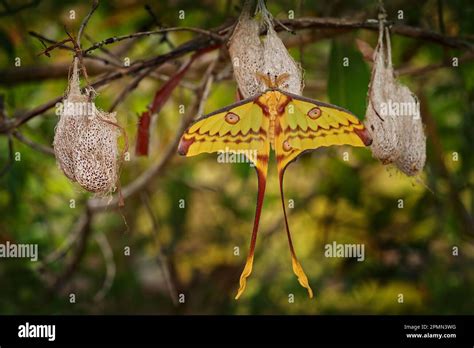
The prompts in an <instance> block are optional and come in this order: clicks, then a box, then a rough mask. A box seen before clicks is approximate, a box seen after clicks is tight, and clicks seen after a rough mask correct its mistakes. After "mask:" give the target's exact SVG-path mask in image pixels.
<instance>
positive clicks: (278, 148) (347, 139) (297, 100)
mask: <svg viewBox="0 0 474 348" xmlns="http://www.w3.org/2000/svg"><path fill="white" fill-rule="evenodd" d="M257 77H258V78H259V79H260V80H261V81H262V82H263V83H265V85H266V86H267V87H268V88H267V90H266V91H264V92H263V93H260V94H258V95H255V96H253V97H251V98H248V99H245V100H242V101H240V102H237V103H235V104H232V105H229V106H227V107H225V108H223V109H220V110H217V111H215V112H213V113H211V114H208V115H206V116H203V117H202V118H200V119H199V120H197V121H196V122H195V123H194V124H192V125H191V126H190V127H189V128H188V129H187V130H186V131H185V132H184V134H183V135H182V137H181V141H180V143H179V146H178V152H179V154H181V155H184V156H188V157H189V156H195V155H198V154H201V153H214V152H221V151H244V153H245V151H248V152H249V153H250V152H251V151H253V152H256V154H257V155H256V156H248V157H249V160H252V162H253V164H254V165H255V168H256V170H257V177H258V194H257V206H256V211H255V219H254V224H253V231H252V237H251V241H250V251H249V254H248V256H247V260H246V263H245V266H244V269H243V271H242V274H241V276H240V287H239V289H238V291H237V295H236V297H235V298H236V299H238V298H239V297H240V296H241V295H242V293H243V292H244V290H245V287H246V283H247V278H248V277H249V276H250V273H251V272H252V265H253V259H254V252H255V244H256V240H257V232H258V225H259V220H260V214H261V211H262V204H263V198H264V194H265V185H266V178H267V169H268V160H269V156H270V149H272V150H273V151H275V157H276V161H277V169H278V177H279V182H280V194H281V202H282V207H283V215H284V217H285V228H286V234H287V238H288V245H289V249H290V253H291V260H292V267H293V272H294V273H295V274H296V276H297V277H298V281H299V283H300V284H301V285H302V286H303V287H305V288H306V289H307V291H308V294H309V297H310V298H312V297H313V290H312V289H311V287H310V285H309V282H308V278H307V276H306V274H305V272H304V271H303V267H302V266H301V264H300V262H299V261H298V259H297V257H296V253H295V249H294V247H293V242H292V239H291V234H290V228H289V226H288V218H287V214H286V208H285V199H284V194H283V176H284V173H285V169H286V168H287V166H288V165H289V164H290V163H291V162H293V161H294V160H296V159H297V158H298V157H299V156H300V155H301V154H303V153H305V152H307V151H311V150H314V149H317V148H319V147H326V146H331V145H352V146H360V147H362V146H368V145H370V143H371V141H372V140H371V138H370V136H369V134H368V132H367V130H366V129H365V127H364V125H363V124H362V123H361V122H360V121H359V120H358V119H357V117H355V116H354V115H353V114H352V113H351V112H350V111H347V110H345V109H343V108H340V107H338V106H335V105H331V104H326V103H323V102H319V101H316V100H312V99H308V98H305V97H302V96H299V95H295V94H292V93H288V92H286V91H283V90H281V89H280V88H279V86H282V85H283V84H284V83H285V81H286V80H287V79H288V77H289V75H288V74H282V75H280V76H274V78H273V79H272V77H271V76H270V75H269V74H267V75H264V74H261V73H257Z"/></svg>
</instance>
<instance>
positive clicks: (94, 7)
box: [76, 0, 99, 49]
mask: <svg viewBox="0 0 474 348" xmlns="http://www.w3.org/2000/svg"><path fill="white" fill-rule="evenodd" d="M97 7H99V0H93V1H92V7H91V9H90V10H89V13H88V14H87V16H86V17H85V18H84V20H83V21H82V23H81V26H80V27H79V31H78V32H77V39H76V40H77V46H78V47H79V49H81V39H82V33H83V32H84V29H85V28H86V26H87V24H88V23H89V20H90V19H91V17H92V14H93V13H94V12H95V10H97Z"/></svg>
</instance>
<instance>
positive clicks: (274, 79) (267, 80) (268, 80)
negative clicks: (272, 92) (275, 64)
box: [256, 72, 290, 89]
mask: <svg viewBox="0 0 474 348" xmlns="http://www.w3.org/2000/svg"><path fill="white" fill-rule="evenodd" d="M256 76H257V80H259V81H261V82H263V83H264V84H265V86H267V87H268V88H270V89H275V88H279V87H281V86H282V85H283V84H284V83H285V82H286V81H288V79H289V78H290V74H288V73H283V74H281V75H273V76H271V74H270V72H267V73H266V74H262V73H261V72H257V73H256Z"/></svg>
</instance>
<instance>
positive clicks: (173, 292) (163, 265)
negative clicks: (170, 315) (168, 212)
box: [140, 191, 178, 306]
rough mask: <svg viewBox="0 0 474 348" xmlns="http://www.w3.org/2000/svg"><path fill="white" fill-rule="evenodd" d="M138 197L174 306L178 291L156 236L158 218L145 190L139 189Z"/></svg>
mask: <svg viewBox="0 0 474 348" xmlns="http://www.w3.org/2000/svg"><path fill="white" fill-rule="evenodd" d="M140 198H141V200H142V202H143V205H144V206H145V208H146V210H147V212H148V215H149V216H150V220H151V222H152V226H153V227H152V233H153V237H154V240H155V244H156V247H157V255H156V262H157V263H158V266H159V267H160V270H161V273H162V274H163V278H164V280H165V283H166V287H167V288H168V292H169V295H170V298H171V301H172V302H173V304H174V305H175V306H176V305H177V304H178V293H177V291H176V285H175V284H174V282H173V280H172V279H171V276H170V273H171V272H170V269H169V267H168V257H167V256H166V255H165V253H164V252H163V248H162V247H161V244H160V241H159V238H158V230H159V225H158V219H157V218H156V216H155V213H154V212H153V209H152V207H151V204H150V199H149V197H148V194H147V193H146V192H145V191H141V193H140Z"/></svg>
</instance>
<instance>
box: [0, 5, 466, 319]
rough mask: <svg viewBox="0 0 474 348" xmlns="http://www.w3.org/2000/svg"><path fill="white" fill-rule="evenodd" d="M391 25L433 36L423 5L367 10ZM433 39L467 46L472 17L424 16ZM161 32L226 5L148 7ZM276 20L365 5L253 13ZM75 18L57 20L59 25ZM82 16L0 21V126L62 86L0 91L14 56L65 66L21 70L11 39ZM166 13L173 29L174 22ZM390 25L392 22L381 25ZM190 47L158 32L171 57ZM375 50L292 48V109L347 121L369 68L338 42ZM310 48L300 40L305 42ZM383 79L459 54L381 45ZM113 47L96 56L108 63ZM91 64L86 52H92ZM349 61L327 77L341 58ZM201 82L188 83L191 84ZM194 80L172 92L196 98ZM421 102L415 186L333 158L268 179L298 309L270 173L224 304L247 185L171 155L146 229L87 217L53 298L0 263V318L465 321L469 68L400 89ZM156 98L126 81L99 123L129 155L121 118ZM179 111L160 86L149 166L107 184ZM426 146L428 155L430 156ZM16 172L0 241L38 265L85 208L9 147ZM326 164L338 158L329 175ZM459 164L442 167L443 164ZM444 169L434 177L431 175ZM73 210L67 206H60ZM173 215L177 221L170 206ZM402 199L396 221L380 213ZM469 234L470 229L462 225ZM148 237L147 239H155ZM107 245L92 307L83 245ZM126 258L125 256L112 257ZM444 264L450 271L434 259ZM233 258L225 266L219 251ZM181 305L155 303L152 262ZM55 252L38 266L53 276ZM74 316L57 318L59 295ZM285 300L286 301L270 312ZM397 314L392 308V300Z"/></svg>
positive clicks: (50, 125) (29, 270)
mask: <svg viewBox="0 0 474 348" xmlns="http://www.w3.org/2000/svg"><path fill="white" fill-rule="evenodd" d="M385 3H386V4H385V5H386V8H387V12H388V16H389V19H391V20H394V21H395V23H403V24H407V25H412V26H417V27H423V28H427V29H431V30H434V31H439V30H440V29H439V28H440V25H439V21H438V5H439V2H437V1H434V0H427V1H421V0H417V1H413V0H410V1H408V0H391V1H385ZM145 4H146V2H145V1H110V2H109V1H102V2H101V4H100V7H99V9H98V11H97V12H96V13H95V14H94V16H93V17H92V20H91V22H90V24H89V26H88V27H87V33H88V34H89V35H90V37H91V38H92V40H94V41H99V40H102V39H105V38H108V37H111V36H118V35H123V34H129V33H133V32H136V31H139V30H142V29H143V28H145V27H150V16H149V15H148V14H147V12H146V11H145V10H144V5H145ZM442 4H443V14H444V30H445V35H451V36H459V37H463V38H466V39H470V40H473V38H474V30H473V29H474V28H473V27H474V22H473V21H472V17H473V14H474V5H473V4H472V2H471V1H467V0H456V1H442ZM150 5H151V7H152V8H153V10H154V12H155V13H156V14H157V16H158V18H159V20H160V21H162V22H163V24H164V25H166V26H190V27H199V28H205V29H211V28H213V27H216V26H219V25H221V24H223V23H224V22H226V21H230V20H231V19H232V18H235V17H236V16H238V13H239V12H238V9H237V8H236V6H238V5H239V4H238V1H210V0H208V1H188V0H183V1H178V0H176V1H169V2H167V3H166V4H165V3H164V2H163V3H161V2H160V3H159V4H155V3H153V4H151V3H150ZM268 6H269V9H270V10H271V12H272V13H273V14H274V15H275V16H276V17H277V18H280V19H285V18H287V16H288V11H290V10H292V11H295V15H296V18H298V17H300V16H305V17H310V16H318V17H325V16H328V17H347V18H357V17H361V18H376V14H377V7H376V6H377V2H376V1H331V2H327V1H318V2H316V1H315V2H313V1H300V2H299V1H296V2H295V1H270V0H269V1H268ZM72 9H74V10H75V11H76V19H75V20H70V19H69V11H70V10H72ZM88 10H89V4H88V3H87V2H83V1H61V2H60V1H39V2H38V4H37V5H35V6H33V7H31V8H27V9H25V10H23V11H21V12H18V13H16V14H13V15H8V16H2V17H1V18H0V64H1V67H0V93H2V94H4V95H5V98H6V106H7V112H8V114H9V115H10V116H12V115H18V114H21V112H22V111H25V110H29V109H32V108H34V107H36V106H38V105H41V104H43V103H45V102H47V101H49V100H51V99H53V98H55V97H57V96H60V95H62V94H63V92H64V90H65V87H66V82H67V80H66V78H67V75H64V76H62V77H61V78H57V79H41V80H37V81H33V82H28V83H18V84H17V83H15V84H6V83H4V82H2V73H1V71H4V69H14V62H15V57H21V59H22V67H32V66H41V65H45V64H55V63H59V62H69V61H70V60H71V56H70V54H69V53H68V52H65V51H61V50H54V51H53V52H51V58H47V57H45V56H44V55H42V56H38V55H37V54H38V53H39V52H40V51H41V50H42V49H43V48H42V46H41V44H40V43H39V41H38V40H37V39H35V38H32V37H31V36H29V35H28V31H30V30H32V31H36V32H38V33H42V34H43V35H45V36H47V37H50V38H53V39H55V40H61V39H63V38H64V37H65V35H64V31H63V25H66V26H67V27H68V28H69V29H70V30H72V31H74V32H75V31H76V30H77V29H78V26H79V24H80V21H81V20H82V18H83V17H84V15H85V14H86V13H87V11H88ZM179 10H184V11H185V14H186V17H185V19H184V20H179V19H178V11H179ZM399 10H403V12H404V19H403V20H397V19H396V16H397V14H398V11H399ZM319 33H320V31H319V30H314V31H311V30H308V31H298V32H297V34H296V36H292V35H291V34H289V33H282V34H281V37H282V38H283V39H284V40H293V41H294V40H295V39H297V38H298V37H299V36H300V35H301V37H303V35H307V36H308V35H309V36H310V37H312V35H314V37H317V35H318V34H319ZM194 36H195V34H191V33H181V32H180V33H172V34H170V35H169V39H170V41H171V42H172V43H173V44H175V45H179V44H180V43H183V42H185V41H187V40H189V39H191V38H192V37H194ZM356 38H359V39H362V40H365V41H367V42H368V43H370V44H371V45H373V46H375V44H376V40H377V33H376V32H372V31H366V30H355V31H349V32H345V33H340V34H339V35H337V36H333V37H332V38H331V37H330V38H326V39H320V40H317V39H314V40H312V39H310V40H309V41H308V42H305V43H304V45H303V46H302V48H300V47H298V45H293V46H292V47H291V48H290V52H291V53H292V54H293V56H294V57H295V58H296V59H297V60H300V61H302V64H303V67H304V69H305V82H306V89H305V92H304V94H305V96H307V97H310V98H314V99H318V100H322V101H331V102H334V103H336V102H337V103H339V104H340V105H341V106H345V107H348V108H349V109H351V110H353V111H354V112H355V113H357V114H358V115H359V116H360V117H361V118H363V115H364V112H365V107H366V98H365V97H366V93H367V83H368V80H369V77H370V75H369V74H370V66H369V65H368V63H367V62H365V61H364V60H363V59H362V57H361V54H360V53H359V52H358V50H357V48H356V45H355V39H356ZM160 39H161V38H160V37H159V36H150V37H144V38H142V39H140V40H138V41H137V43H136V44H135V45H134V46H133V49H132V51H131V53H129V54H128V55H127V56H129V57H130V58H131V60H132V62H133V61H136V60H139V59H146V58H151V57H154V56H157V55H160V54H163V53H165V52H167V51H169V47H168V46H167V45H166V43H162V42H160ZM313 41H314V42H313ZM392 43H393V50H392V51H393V59H394V65H395V67H397V68H402V67H423V66H427V65H430V64H436V63H439V62H442V61H444V60H446V59H448V60H449V59H451V57H460V56H461V55H462V54H463V53H464V52H461V51H459V50H456V49H448V48H446V47H442V46H440V45H437V44H434V43H428V42H426V41H420V40H415V39H411V38H406V37H401V36H398V35H392ZM112 47H113V46H110V48H112ZM102 54H103V53H102ZM345 56H347V57H350V59H351V62H352V63H353V64H350V65H349V67H342V64H341V63H340V59H341V57H345ZM201 73H203V70H202V71H201ZM200 77H201V76H200V74H199V72H198V73H197V74H193V75H192V76H186V77H185V80H186V81H187V82H190V83H197V82H198V81H199V79H200ZM130 80H131V78H124V79H121V80H118V81H116V82H113V83H112V84H110V85H108V86H107V87H106V88H103V89H101V90H100V95H99V97H98V99H97V104H98V105H99V106H100V107H101V108H103V109H107V108H108V107H109V106H110V105H111V103H112V102H113V100H114V98H115V97H116V96H117V95H118V94H119V93H120V91H121V90H122V89H123V87H125V86H126V83H128V82H129V81H130ZM402 81H403V82H404V83H406V84H407V85H408V86H409V87H410V88H411V89H412V90H413V91H414V92H415V93H416V94H417V95H418V96H419V97H420V99H421V102H422V104H423V109H422V110H424V114H423V118H424V120H425V123H426V120H428V121H429V122H430V124H431V125H432V127H427V136H428V152H427V164H426V168H425V171H424V173H423V175H422V176H421V177H420V178H418V179H410V178H407V177H405V176H404V175H403V174H401V173H399V172H397V171H396V170H395V169H394V168H387V167H384V166H383V165H381V164H380V163H379V162H378V161H377V160H375V159H374V158H372V156H371V153H370V151H369V150H368V149H352V148H344V147H341V148H339V147H333V148H329V149H320V150H318V151H316V152H313V153H312V154H309V155H306V156H304V157H303V158H301V159H300V160H298V161H297V162H296V163H294V164H292V165H291V166H290V167H289V169H288V170H287V173H286V180H285V186H286V188H285V190H286V198H287V199H293V200H294V202H295V208H294V209H289V210H290V212H289V213H290V216H289V220H290V226H291V229H292V233H293V239H294V243H295V248H296V250H297V254H298V256H299V259H300V261H301V263H302V264H303V267H304V269H305V271H306V273H307V275H308V278H309V280H310V283H311V285H312V287H313V290H314V291H315V297H316V298H315V299H313V300H309V299H308V298H307V295H306V293H305V290H304V289H303V288H301V287H300V286H299V284H298V282H297V280H296V278H295V277H294V275H293V273H292V270H291V260H290V255H289V251H288V247H287V241H286V236H285V233H284V225H283V223H282V220H281V219H282V211H281V206H280V198H279V191H278V185H277V178H276V167H275V165H274V164H272V165H271V166H270V169H269V179H268V184H267V193H266V199H265V204H264V208H263V216H262V221H261V228H260V234H259V238H258V241H257V251H256V260H255V264H254V271H253V273H252V275H251V277H250V278H249V282H248V286H247V290H246V292H245V293H244V295H243V296H242V298H241V299H240V300H239V301H235V300H234V299H233V296H234V295H235V292H236V290H237V285H238V278H239V275H240V272H241V270H242V267H243V265H244V262H245V257H246V254H247V248H248V243H249V240H250V233H251V228H252V222H253V215H254V209H255V199H256V176H255V174H254V171H253V169H251V168H249V167H248V165H245V164H220V163H217V161H216V156H215V155H201V156H198V157H195V158H190V159H186V158H182V157H179V156H178V155H176V156H175V157H174V158H173V159H172V161H171V163H170V164H169V165H168V166H167V168H166V170H165V171H164V172H162V174H161V175H160V176H159V177H156V178H154V179H153V180H152V183H151V185H149V187H148V188H147V190H146V193H147V195H148V197H149V199H150V204H151V207H152V210H153V213H154V215H155V217H156V220H157V225H158V229H157V230H156V231H154V226H153V222H152V220H151V219H150V215H149V213H148V211H147V209H146V207H145V206H144V204H143V201H142V199H141V197H142V196H141V195H135V196H133V197H132V198H130V199H128V200H127V201H126V206H125V208H124V209H123V210H122V213H123V215H124V217H125V219H126V221H127V223H128V228H127V227H126V226H125V225H124V220H123V219H122V217H121V216H120V214H119V213H117V212H115V211H109V212H107V213H104V214H100V215H97V216H95V218H94V219H93V222H92V234H91V237H90V239H89V240H88V243H87V246H86V253H85V256H84V258H83V260H82V262H81V263H80V265H79V266H78V269H77V270H76V272H75V273H74V275H73V277H72V278H71V280H70V281H69V282H68V284H67V285H66V287H65V288H64V289H63V291H61V292H59V293H57V292H49V291H48V289H47V287H46V286H45V283H44V280H43V279H42V277H40V275H39V274H38V272H37V266H38V265H37V264H35V263H32V262H30V261H27V260H17V259H15V260H6V259H1V260H0V313H1V314H16V313H68V314H69V313H176V314H199V313H201V314H202V313H205V314H335V313H341V314H345V313H370V314H380V313H385V314H400V313H409V314H415V313H434V314H454V313H457V314H460V313H462V314H472V313H473V312H474V297H473V296H472V295H473V293H474V267H473V266H474V244H473V227H472V225H466V223H464V222H463V220H462V218H461V212H460V211H459V209H458V207H459V206H458V205H456V202H460V203H461V204H462V206H463V207H464V209H465V210H467V212H468V213H470V216H471V219H472V215H473V209H474V204H473V202H474V200H473V192H472V187H473V177H474V171H473V161H474V158H473V155H472V150H473V144H474V137H473V121H472V120H473V117H474V111H473V105H474V104H473V103H474V64H473V62H472V61H466V62H462V63H461V64H460V66H459V67H448V68H443V69H435V70H432V71H429V72H427V73H424V74H420V75H413V76H411V75H408V76H404V77H402ZM161 84H162V82H159V81H156V80H154V79H146V80H144V81H143V82H142V83H141V84H140V85H139V87H138V88H137V89H136V90H135V91H134V92H133V93H132V94H131V95H130V96H128V97H127V98H126V100H125V101H124V102H123V103H122V104H120V105H119V107H118V108H117V111H118V119H119V122H120V123H121V124H122V125H124V126H125V127H126V129H127V132H128V135H129V138H130V140H131V142H132V143H133V142H134V140H135V137H136V124H137V114H138V113H140V112H142V111H143V110H145V109H146V107H147V105H148V104H149V103H150V102H151V100H152V97H153V94H154V93H155V91H156V90H157V88H159V86H160V85H161ZM234 96H235V82H234V81H233V80H230V79H228V80H224V81H221V82H218V83H217V84H214V85H213V88H212V91H211V95H210V98H209V100H208V102H207V103H206V107H205V111H206V112H210V111H212V110H214V109H216V108H219V107H222V106H225V105H227V104H230V103H232V102H233V101H234ZM191 102H192V94H191V93H190V92H189V91H188V90H186V89H184V88H181V87H180V88H178V89H177V90H175V91H174V93H173V95H172V98H171V99H170V100H169V101H168V103H167V104H166V106H165V108H164V109H163V110H162V112H161V113H160V117H159V119H158V121H157V122H156V124H155V125H154V127H153V129H152V136H151V139H152V141H151V154H150V156H149V157H148V158H135V157H133V158H132V161H131V162H128V163H126V164H125V166H124V169H123V172H122V175H121V182H122V185H126V184H127V183H129V182H131V181H133V180H134V179H135V178H136V177H137V176H139V175H140V173H142V172H143V171H145V170H146V169H147V168H149V167H150V166H151V165H152V164H154V163H156V162H157V161H158V160H159V159H160V157H161V155H162V154H163V151H164V149H165V148H166V146H167V144H168V143H169V142H170V141H171V140H172V138H173V136H174V133H175V132H176V131H177V129H178V125H179V122H180V118H181V117H182V115H180V114H179V113H178V112H177V110H178V105H180V104H184V105H188V104H190V103H191ZM56 122H57V116H56V115H55V113H54V109H51V110H49V111H47V112H46V113H44V114H43V115H42V116H39V117H36V118H34V119H33V120H31V121H30V122H28V123H27V124H25V125H23V126H21V128H20V130H21V131H22V133H23V134H24V135H25V136H27V137H29V138H30V139H33V140H34V141H36V142H38V143H41V144H47V145H50V144H51V143H52V140H53V136H54V127H55V124H56ZM434 143H436V146H433V144H434ZM14 151H15V152H19V153H20V154H21V161H17V162H14V163H13V165H12V167H11V168H10V170H9V171H8V172H7V174H6V175H4V176H3V177H2V178H0V242H1V243H4V242H5V241H6V240H10V241H12V242H16V243H38V244H39V252H40V258H42V257H44V256H46V255H48V254H49V253H51V252H53V251H54V250H56V249H57V248H59V247H60V246H61V245H63V243H64V242H65V241H66V240H67V238H68V236H69V235H70V233H71V228H72V226H73V224H74V221H75V220H76V219H77V218H78V216H79V215H80V212H81V210H82V208H83V205H84V203H85V201H86V199H87V198H88V197H89V195H88V194H86V193H84V192H83V190H81V189H80V188H79V187H78V186H75V185H72V184H71V183H70V182H69V181H68V180H67V179H66V177H65V176H64V175H63V174H62V173H61V172H60V170H59V169H58V168H57V166H56V163H55V159H54V157H52V156H48V155H45V154H43V153H40V152H37V151H35V150H33V149H31V148H30V147H28V146H26V145H24V144H22V143H21V142H19V141H17V140H16V139H15V140H14ZM343 151H349V153H350V160H349V161H348V162H345V161H342V153H343ZM454 152H456V153H457V154H458V155H459V160H458V161H453V153H454ZM7 158H8V146H7V138H6V137H5V136H2V137H0V164H2V165H3V164H4V163H6V162H7ZM443 167H446V169H447V170H446V172H445V171H444V170H443ZM71 199H75V200H76V208H74V209H71V208H70V206H69V202H70V200H71ZM180 199H184V200H185V202H186V206H185V209H181V208H180V207H179V200H180ZM400 199H402V200H403V201H404V207H403V209H400V208H399V207H398V204H399V200H400ZM471 221H472V220H471ZM155 232H156V233H155ZM98 234H103V235H104V236H105V237H106V238H107V240H108V241H109V243H110V246H111V248H112V251H113V258H114V262H115V265H116V277H115V279H114V282H113V284H112V287H111V289H110V291H108V293H107V294H106V296H105V298H104V299H103V300H102V301H99V302H95V301H94V295H95V294H96V292H97V291H99V289H100V288H101V286H102V283H103V281H104V277H105V272H106V267H105V264H104V257H103V255H102V252H101V249H100V248H99V246H98V244H97V239H96V238H95V236H96V235H98ZM332 241H337V242H338V243H363V244H364V245H365V252H366V260H365V261H364V262H357V261H355V260H352V259H337V258H334V259H330V258H326V257H324V245H325V244H326V243H331V242H332ZM127 246H129V247H130V250H131V255H130V256H125V255H124V248H125V247H127ZM454 246H456V247H458V248H459V256H453V255H452V248H453V247H454ZM235 247H239V248H240V255H238V256H235V255H234V248H235ZM160 253H162V254H163V255H164V256H165V261H164V263H165V264H166V268H168V269H169V271H170V277H171V279H172V282H173V284H174V285H175V286H176V291H177V293H183V294H185V296H186V302H185V303H184V304H178V305H174V304H173V301H171V299H170V295H169V291H168V288H167V284H166V280H165V277H164V273H163V272H162V268H161V267H160V266H159V263H158V262H157V258H158V255H160ZM70 256H71V255H70V254H68V255H66V257H65V258H64V259H62V260H60V261H58V262H55V263H52V264H50V265H48V270H49V272H54V274H57V273H59V272H60V271H61V270H62V269H63V267H64V264H65V262H66V261H67V260H68V259H69V258H70ZM70 293H74V294H75V295H76V303H75V304H70V303H69V294H70ZM289 294H294V296H295V302H294V303H291V304H290V303H289V302H288V295H289ZM399 294H403V295H404V302H403V303H399V302H398V295H399Z"/></svg>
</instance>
